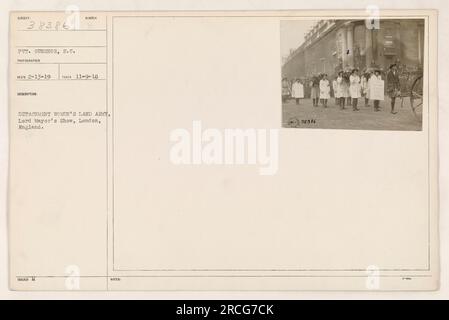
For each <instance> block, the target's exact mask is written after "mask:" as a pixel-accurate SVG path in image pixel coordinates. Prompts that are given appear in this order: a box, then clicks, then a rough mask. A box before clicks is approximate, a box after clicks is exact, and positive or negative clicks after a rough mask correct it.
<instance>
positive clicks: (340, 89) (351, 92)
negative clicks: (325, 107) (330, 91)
mask: <svg viewBox="0 0 449 320" xmlns="http://www.w3.org/2000/svg"><path fill="white" fill-rule="evenodd" d="M361 82H362V79H361V78H360V76H359V71H358V69H353V70H352V72H351V75H350V76H349V82H348V81H347V79H345V77H344V72H343V71H340V72H339V73H338V76H337V79H335V81H334V93H335V99H336V102H337V104H339V105H340V108H341V109H344V108H345V104H346V100H347V99H348V98H350V99H351V100H350V101H351V104H352V110H354V111H358V110H360V109H359V108H358V101H359V98H360V97H361V96H362V85H361Z"/></svg>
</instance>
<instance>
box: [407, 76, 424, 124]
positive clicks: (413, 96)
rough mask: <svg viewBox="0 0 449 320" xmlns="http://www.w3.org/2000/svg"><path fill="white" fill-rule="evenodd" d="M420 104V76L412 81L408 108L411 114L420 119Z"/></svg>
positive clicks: (421, 82) (421, 101) (421, 87)
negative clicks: (409, 107)
mask: <svg viewBox="0 0 449 320" xmlns="http://www.w3.org/2000/svg"><path fill="white" fill-rule="evenodd" d="M422 104H423V79H422V76H419V77H418V78H416V79H415V81H413V84H412V88H411V90H410V106H411V108H412V112H413V114H414V115H415V116H416V117H417V118H419V119H421V117H422Z"/></svg>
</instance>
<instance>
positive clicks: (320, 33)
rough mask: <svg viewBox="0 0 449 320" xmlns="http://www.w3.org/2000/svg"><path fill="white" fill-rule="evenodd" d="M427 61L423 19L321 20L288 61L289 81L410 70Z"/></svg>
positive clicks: (285, 71)
mask: <svg viewBox="0 0 449 320" xmlns="http://www.w3.org/2000/svg"><path fill="white" fill-rule="evenodd" d="M423 61H424V20H423V19H407V20H405V19H404V20H403V19H394V20H389V19H382V20H373V21H367V20H320V21H318V23H317V24H316V25H315V26H314V27H313V28H312V30H310V32H308V33H307V34H306V35H305V37H304V42H303V44H302V45H301V46H300V47H299V48H297V49H296V50H294V51H293V52H292V53H291V54H290V55H289V57H287V59H286V60H285V61H284V63H283V66H282V75H283V77H287V78H288V79H294V78H305V77H311V76H312V75H315V74H319V73H327V74H328V75H329V76H331V77H333V76H334V75H335V74H336V73H337V72H338V71H339V70H346V69H352V68H354V67H357V68H359V69H360V70H363V69H364V68H366V67H373V66H376V67H380V68H382V69H383V70H386V69H388V67H389V65H390V64H392V63H394V62H399V63H400V64H401V65H405V66H406V67H407V68H409V69H419V68H422V65H423Z"/></svg>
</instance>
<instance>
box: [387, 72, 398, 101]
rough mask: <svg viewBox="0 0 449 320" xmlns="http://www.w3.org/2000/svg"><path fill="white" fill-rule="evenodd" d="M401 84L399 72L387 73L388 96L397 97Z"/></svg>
mask: <svg viewBox="0 0 449 320" xmlns="http://www.w3.org/2000/svg"><path fill="white" fill-rule="evenodd" d="M400 90H401V84H400V82H399V72H397V71H396V73H394V72H393V71H389V72H388V74H387V93H388V95H389V96H390V97H397V96H398V95H399V94H400Z"/></svg>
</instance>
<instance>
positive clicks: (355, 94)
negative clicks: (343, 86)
mask: <svg viewBox="0 0 449 320" xmlns="http://www.w3.org/2000/svg"><path fill="white" fill-rule="evenodd" d="M349 93H350V95H351V99H352V110H353V111H359V108H357V104H358V101H359V98H360V97H361V95H360V93H361V86H360V77H359V70H358V69H353V70H352V73H351V76H350V77H349Z"/></svg>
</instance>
